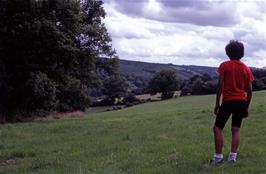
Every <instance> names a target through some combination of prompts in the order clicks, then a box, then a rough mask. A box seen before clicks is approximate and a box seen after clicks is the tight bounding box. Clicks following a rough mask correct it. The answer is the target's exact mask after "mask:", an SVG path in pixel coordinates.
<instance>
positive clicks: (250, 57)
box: [104, 0, 266, 67]
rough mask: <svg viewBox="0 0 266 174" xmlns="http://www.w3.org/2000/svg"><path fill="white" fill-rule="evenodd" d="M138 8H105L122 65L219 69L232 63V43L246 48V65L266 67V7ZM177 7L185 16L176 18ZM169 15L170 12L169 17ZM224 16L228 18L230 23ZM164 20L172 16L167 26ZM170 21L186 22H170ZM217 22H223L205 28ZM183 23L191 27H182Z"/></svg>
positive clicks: (142, 4) (152, 0)
mask: <svg viewBox="0 0 266 174" xmlns="http://www.w3.org/2000/svg"><path fill="white" fill-rule="evenodd" d="M134 2H135V3H134ZM137 2H138V3H136V1H130V0H129V1H127V2H126V1H121V3H125V5H124V6H121V4H120V5H118V3H117V2H114V1H113V0H108V1H106V3H105V4H104V8H105V10H106V12H107V18H106V19H105V20H104V22H105V24H106V26H107V29H108V31H109V32H110V34H111V36H112V39H113V46H114V48H115V49H116V50H117V53H118V55H119V56H120V58H121V59H128V60H137V61H146V62H158V63H174V64H193V65H205V66H218V65H219V63H221V62H222V61H224V60H226V59H227V57H226V55H225V53H224V47H225V45H226V44H227V43H228V41H229V40H231V39H238V40H240V41H242V42H243V43H244V45H245V52H246V57H245V58H243V61H244V62H246V63H247V64H248V65H250V66H255V67H263V66H266V52H265V51H266V46H265V40H266V39H265V28H266V15H265V7H262V6H261V4H263V5H264V6H265V1H264V2H262V1H260V2H257V1H256V2H251V1H245V2H242V3H241V2H234V1H230V2H229V1H226V2H224V1H223V2H222V3H221V2H219V3H218V2H217V1H215V2H211V1H210V3H208V4H205V3H202V2H206V1H200V2H201V3H185V2H186V1H178V2H180V3H179V4H178V3H172V4H171V3H169V2H172V1H163V0H161V1H159V0H157V1H156V0H149V1H148V0H145V1H137ZM167 2H168V3H167ZM181 2H183V4H182V3H181ZM195 2H196V1H195ZM197 2H199V1H197ZM217 5H219V6H217ZM169 6H170V7H169ZM175 6H176V8H178V9H179V10H180V9H182V10H183V11H182V10H180V11H179V12H176V11H173V13H171V10H174V7H175ZM121 8H122V10H121ZM126 9H128V11H127V10H126ZM166 9H167V10H170V12H168V13H165V10H166ZM192 9H193V11H192ZM206 9H208V10H209V13H208V11H207V10H206ZM230 9H231V10H230ZM232 9H235V11H234V10H232ZM228 11H230V13H228ZM147 12H150V13H149V14H148V13H147ZM185 12H186V16H184V15H185ZM146 13H147V14H146ZM203 13H204V16H202V15H203ZM225 13H226V14H225ZM132 14H134V15H132ZM221 14H224V21H222V19H221V16H220V15H221ZM149 15H150V16H149ZM160 15H161V16H160ZM163 15H169V16H165V17H167V19H165V20H164V19H162V18H163V17H164V16H163ZM182 15H183V16H182ZM211 15H214V16H211ZM170 18H180V20H179V19H178V20H173V21H170V22H167V21H169V19H170ZM215 18H216V20H219V19H221V21H218V22H214V21H205V22H204V20H207V19H209V20H214V19H215ZM230 18H232V19H230ZM182 19H184V20H186V21H183V22H182ZM207 23H208V26H205V24H207ZM217 24H219V25H218V26H217Z"/></svg>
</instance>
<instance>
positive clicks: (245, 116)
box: [243, 109, 248, 118]
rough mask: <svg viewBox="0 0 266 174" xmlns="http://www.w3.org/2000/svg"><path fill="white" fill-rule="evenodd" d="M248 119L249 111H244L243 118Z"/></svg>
mask: <svg viewBox="0 0 266 174" xmlns="http://www.w3.org/2000/svg"><path fill="white" fill-rule="evenodd" d="M247 117H248V109H245V110H244V114H243V118H247Z"/></svg>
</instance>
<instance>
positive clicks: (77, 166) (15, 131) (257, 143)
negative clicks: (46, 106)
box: [0, 91, 266, 174]
mask: <svg viewBox="0 0 266 174" xmlns="http://www.w3.org/2000/svg"><path fill="white" fill-rule="evenodd" d="M214 101H215V96H214V95H206V96H187V97H178V98H176V99H172V100H165V101H160V102H153V103H146V104H142V105H137V106H134V107H129V108H126V109H123V110H118V111H111V112H101V113H95V114H87V115H86V116H85V117H83V118H79V119H60V120H52V121H39V122H32V123H16V124H6V125H0V174H17V173H22V174H31V173H32V174H33V173H34V174H172V173H176V174H192V173H193V174H208V173H209V174H211V173H221V174H222V173H224V174H238V173H239V174H257V173H258V174H263V173H266V91H260V92H254V93H253V100H252V104H251V108H250V117H249V118H247V119H245V120H244V121H243V125H242V140H241V145H240V149H239V154H238V161H237V163H236V164H229V163H224V164H222V165H220V166H212V165H209V160H210V159H211V157H212V155H213V151H214V142H213V134H212V126H213V122H214V119H215V117H214V116H213V114H212V113H213V106H214ZM230 122H231V120H230ZM230 122H229V123H227V126H226V127H225V149H224V150H225V151H224V155H225V157H227V155H228V153H229V151H230V141H231V140H230V135H231V133H230Z"/></svg>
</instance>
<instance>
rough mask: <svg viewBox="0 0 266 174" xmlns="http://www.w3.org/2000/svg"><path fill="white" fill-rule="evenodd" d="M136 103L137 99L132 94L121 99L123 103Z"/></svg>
mask: <svg viewBox="0 0 266 174" xmlns="http://www.w3.org/2000/svg"><path fill="white" fill-rule="evenodd" d="M136 101H139V100H138V99H137V97H136V96H135V95H134V94H133V93H129V94H128V95H126V96H125V97H124V99H123V103H133V102H136Z"/></svg>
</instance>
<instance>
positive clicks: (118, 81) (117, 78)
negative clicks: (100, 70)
mask: <svg viewBox="0 0 266 174" xmlns="http://www.w3.org/2000/svg"><path fill="white" fill-rule="evenodd" d="M128 92H129V84H128V82H127V80H126V79H125V78H124V77H123V76H121V75H119V74H117V75H113V76H111V77H109V78H107V79H106V80H105V81H104V83H103V94H104V95H106V99H107V100H108V101H109V103H110V104H114V103H115V100H116V99H119V98H121V97H125V96H126V95H127V94H128Z"/></svg>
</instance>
